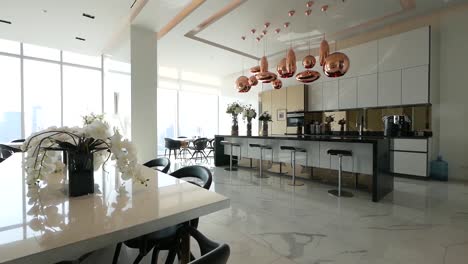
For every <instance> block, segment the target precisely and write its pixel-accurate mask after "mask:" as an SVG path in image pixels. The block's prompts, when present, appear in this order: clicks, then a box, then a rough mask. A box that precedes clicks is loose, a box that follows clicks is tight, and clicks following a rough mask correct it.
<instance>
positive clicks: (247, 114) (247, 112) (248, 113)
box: [242, 105, 257, 136]
mask: <svg viewBox="0 0 468 264" xmlns="http://www.w3.org/2000/svg"><path fill="white" fill-rule="evenodd" d="M243 108H244V111H242V119H243V120H244V121H245V120H246V119H247V136H252V119H254V118H256V117H257V111H255V109H253V108H252V105H244V107H243Z"/></svg>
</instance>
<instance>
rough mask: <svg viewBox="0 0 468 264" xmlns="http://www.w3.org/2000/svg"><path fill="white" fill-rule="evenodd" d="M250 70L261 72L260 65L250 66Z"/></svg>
mask: <svg viewBox="0 0 468 264" xmlns="http://www.w3.org/2000/svg"><path fill="white" fill-rule="evenodd" d="M250 72H251V73H259V72H260V66H258V65H257V66H253V67H252V68H250Z"/></svg>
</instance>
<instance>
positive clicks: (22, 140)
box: [11, 138, 26, 143]
mask: <svg viewBox="0 0 468 264" xmlns="http://www.w3.org/2000/svg"><path fill="white" fill-rule="evenodd" d="M24 141H26V140H25V139H24V138H22V139H15V140H13V141H11V143H22V142H24Z"/></svg>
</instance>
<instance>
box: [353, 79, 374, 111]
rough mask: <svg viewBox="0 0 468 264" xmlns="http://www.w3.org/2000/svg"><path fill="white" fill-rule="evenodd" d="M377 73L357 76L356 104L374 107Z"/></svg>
mask: <svg viewBox="0 0 468 264" xmlns="http://www.w3.org/2000/svg"><path fill="white" fill-rule="evenodd" d="M377 86H378V83H377V74H371V75H364V76H359V78H358V84H357V106H358V107H374V106H377V105H378V102H377V90H378V88H377Z"/></svg>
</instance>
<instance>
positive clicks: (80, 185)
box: [67, 152, 94, 197]
mask: <svg viewBox="0 0 468 264" xmlns="http://www.w3.org/2000/svg"><path fill="white" fill-rule="evenodd" d="M67 161H68V195H69V196H70V197H76V196H82V195H87V194H90V193H94V164H93V153H89V152H68V153H67Z"/></svg>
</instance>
